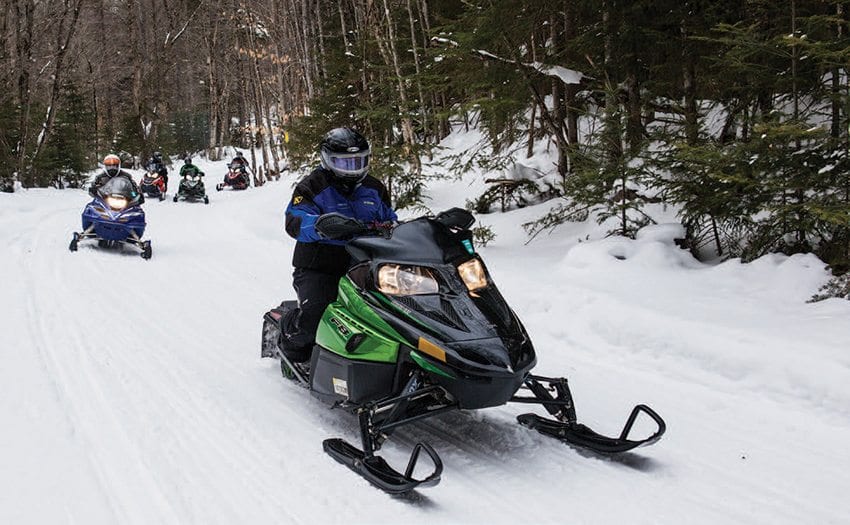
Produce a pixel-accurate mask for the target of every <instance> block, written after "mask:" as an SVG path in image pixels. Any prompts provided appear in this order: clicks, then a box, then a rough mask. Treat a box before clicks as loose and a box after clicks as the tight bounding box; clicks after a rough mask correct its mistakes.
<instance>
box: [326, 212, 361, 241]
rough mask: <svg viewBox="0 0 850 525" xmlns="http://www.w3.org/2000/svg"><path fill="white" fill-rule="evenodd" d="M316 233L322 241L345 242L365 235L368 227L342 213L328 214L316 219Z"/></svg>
mask: <svg viewBox="0 0 850 525" xmlns="http://www.w3.org/2000/svg"><path fill="white" fill-rule="evenodd" d="M315 229H316V233H318V234H319V237H321V238H322V239H332V240H345V239H350V238H352V237H354V236H356V235H358V234H362V233H364V232H365V231H366V230H367V228H366V226H365V225H364V224H363V223H362V222H360V221H358V220H357V219H353V218H351V217H346V216H345V215H343V214H341V213H336V212H334V213H326V214H324V215H321V216H319V218H318V219H316V225H315Z"/></svg>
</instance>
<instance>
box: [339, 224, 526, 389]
mask: <svg viewBox="0 0 850 525" xmlns="http://www.w3.org/2000/svg"><path fill="white" fill-rule="evenodd" d="M348 251H349V253H351V254H352V257H353V258H354V260H355V261H358V262H359V264H357V265H356V266H354V267H353V268H352V269H351V270H350V271H349V274H348V276H349V278H350V279H351V281H352V283H354V284H355V286H357V288H359V289H360V290H361V291H364V292H367V293H368V295H370V296H371V297H373V298H375V299H377V304H375V306H379V307H380V311H381V313H382V314H383V315H382V317H384V320H385V321H386V322H387V323H389V324H390V325H391V326H393V328H395V329H396V330H397V331H398V332H399V333H402V334H405V336H406V338H407V339H408V341H417V340H418V339H419V337H425V338H426V339H428V340H429V341H431V342H433V343H435V344H437V345H439V346H441V347H442V348H443V349H445V350H446V351H448V352H449V353H451V354H453V357H454V358H455V359H453V361H455V362H456V363H458V364H460V365H461V366H460V368H462V369H464V370H466V371H467V372H469V373H472V371H473V369H474V370H475V374H483V375H504V374H507V375H513V374H515V373H517V371H519V370H520V369H527V368H528V367H529V366H531V365H533V363H534V362H535V355H534V350H533V348H532V345H531V342H530V340H529V338H528V335H527V334H526V332H525V329H524V328H523V326H522V324H521V323H520V322H519V319H518V318H517V317H516V315H515V314H514V312H513V311H512V310H511V309H510V307H509V306H508V304H507V302H506V301H505V299H504V298H503V297H502V295H501V293H499V290H498V289H497V288H496V285H495V283H493V281H492V279H491V278H490V276H489V273H488V272H487V271H486V267H485V266H484V263H483V261H481V259H480V258H479V257H478V256H477V255H476V254H475V253H474V251H473V250H472V244H471V233H470V232H469V230H468V229H467V228H453V227H448V226H446V225H445V224H442V223H440V222H439V221H438V220H435V219H432V218H421V219H416V220H413V221H410V222H406V223H403V224H400V225H398V226H397V227H396V228H395V229H394V230H393V231H392V235H391V237H390V238H380V237H369V238H359V239H355V240H354V241H351V242H350V243H349V245H348ZM470 261H472V262H475V263H476V264H477V265H478V266H479V268H480V269H481V270H482V271H483V273H484V275H485V277H486V286H484V287H483V288H477V289H475V291H470V289H469V285H468V284H467V283H466V282H465V281H464V278H462V277H461V274H460V272H459V269H458V266H460V265H463V264H464V263H468V262H470ZM384 267H387V268H390V269H391V272H389V273H392V271H395V270H396V268H399V267H407V268H408V269H410V268H413V269H414V270H413V271H419V272H421V273H422V274H423V275H427V276H428V277H427V280H429V283H430V284H429V288H428V289H427V290H426V291H425V292H423V293H409V294H405V293H400V292H399V290H391V289H388V287H387V285H386V283H385V282H384V281H383V280H382V279H384V277H383V276H382V273H383V272H382V268H384ZM408 275H412V274H408ZM430 281H435V282H436V283H433V282H430Z"/></svg>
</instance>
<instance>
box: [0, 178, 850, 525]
mask: <svg viewBox="0 0 850 525" xmlns="http://www.w3.org/2000/svg"><path fill="white" fill-rule="evenodd" d="M222 166H223V165H222ZM220 171H221V173H223V171H224V168H223V167H221V168H220ZM209 174H210V176H209V177H208V179H209V180H208V181H207V184H208V185H209V186H210V189H212V186H213V185H214V183H215V182H216V180H217V179H218V178H219V177H220V174H219V173H217V172H211V173H209ZM291 182H292V178H289V179H285V180H282V181H280V182H276V183H270V184H269V185H267V186H265V187H263V188H252V189H249V190H247V191H245V192H238V193H237V192H221V193H216V192H214V191H212V192H211V193H210V198H211V204H210V205H208V206H205V205H203V204H192V203H183V202H181V203H172V202H171V201H170V199H169V200H166V201H165V202H149V203H147V204H146V205H145V211H146V213H147V219H148V230H147V232H146V235H145V236H146V237H147V238H148V239H150V240H151V241H152V243H153V258H152V259H151V260H150V261H144V260H142V259H141V258H140V257H139V256H138V255H137V253H136V252H135V251H131V250H129V249H127V250H126V251H124V252H120V251H110V250H99V249H97V248H96V247H94V246H92V245H81V246H80V250H79V251H78V252H77V253H71V252H69V251H68V249H67V245H68V242H69V241H70V236H71V232H72V231H74V230H78V229H79V221H80V212H81V210H82V208H83V206H84V205H85V203H86V202H87V201H88V198H87V195H86V194H85V193H84V192H82V191H77V190H66V191H55V190H33V191H27V192H22V193H18V194H14V195H0V246H3V256H2V257H0V272H2V273H0V275H3V276H4V278H3V285H2V288H3V292H2V295H0V350H2V358H3V366H2V367H0V385H2V387H0V388H2V396H0V421H2V432H0V523H44V522H71V523H140V524H141V523H352V522H353V523H457V522H463V523H516V522H518V521H531V522H542V523H556V522H557V523H615V522H616V523H621V522H628V523H682V522H687V523H718V522H719V523H801V522H804V523H841V522H846V520H847V516H848V515H847V513H846V509H845V505H844V504H843V501H844V491H845V489H846V487H848V486H850V469H848V468H847V466H848V465H850V452H848V450H847V447H846V446H844V444H845V443H846V442H847V441H848V439H850V411H848V409H847V407H848V406H850V386H848V385H850V357H848V356H847V352H846V349H847V348H850V328H848V324H850V323H847V319H848V315H850V308H848V307H847V306H846V305H844V304H839V303H838V302H835V301H831V302H828V303H822V304H819V305H805V304H804V303H803V300H804V299H805V297H806V294H805V293H804V291H805V290H803V288H806V290H808V289H809V288H811V287H812V286H814V285H815V283H814V282H815V281H817V280H818V279H822V275H821V274H820V273H818V272H821V270H819V269H816V268H814V269H807V266H806V265H807V264H810V263H811V261H810V260H800V259H793V258H792V259H787V260H786V259H783V260H781V261H780V260H777V261H774V262H773V263H770V262H768V263H762V264H763V266H765V267H763V268H762V270H763V274H765V275H772V276H779V277H781V276H782V272H783V271H785V270H783V269H784V268H790V270H788V271H789V272H790V273H789V279H788V280H789V283H786V284H787V286H785V285H784V284H783V281H782V279H780V278H779V277H777V282H776V283H775V287H776V290H770V289H766V287H761V286H760V285H761V284H764V282H765V281H764V280H759V279H757V278H756V277H755V276H753V277H750V276H749V274H748V273H747V272H749V271H750V269H749V268H743V267H741V265H738V267H735V266H734V264H735V263H727V265H721V266H719V267H715V268H708V267H705V268H700V267H699V265H695V266H693V267H682V268H675V267H674V268H672V269H669V268H667V269H665V270H663V271H662V270H657V269H653V267H652V264H651V263H652V261H654V259H652V258H651V257H649V259H650V260H649V262H647V260H646V259H647V257H646V256H644V259H643V260H642V259H641V258H640V257H638V256H637V255H640V253H638V254H636V256H635V257H633V258H631V257H630V258H629V259H628V260H626V261H622V260H619V259H616V258H610V259H611V260H610V261H609V260H607V259H604V258H603V259H599V260H595V259H593V257H589V256H587V254H586V253H585V252H582V250H581V249H578V248H577V249H574V250H571V251H569V252H568V251H567V248H568V247H570V246H572V244H574V243H573V242H571V240H570V239H572V237H571V236H570V235H571V234H567V233H565V234H563V235H561V236H560V237H558V239H559V241H558V242H552V243H535V244H532V245H530V246H529V247H525V246H523V245H522V243H521V242H509V240H510V239H512V237H511V235H512V234H511V231H512V230H511V228H512V227H511V226H510V225H509V224H508V223H509V221H514V222H516V218H517V216H513V217H511V216H510V214H509V215H507V216H501V217H496V216H488V217H487V219H485V222H489V223H491V224H495V226H496V229H497V231H498V232H500V235H502V236H501V237H499V238H497V242H496V243H494V245H492V246H491V247H488V248H484V249H483V250H482V253H483V254H484V257H485V260H486V261H487V263H488V266H489V267H490V269H491V272H492V273H493V275H494V277H495V278H496V280H497V284H499V286H500V288H501V290H502V292H503V294H504V295H505V296H506V297H507V298H508V300H509V302H510V303H511V304H512V306H513V307H514V309H515V310H516V311H517V313H518V314H519V315H520V317H521V318H522V319H523V320H524V322H525V324H526V327H527V328H528V330H529V332H530V334H531V336H532V339H533V340H534V342H535V345H536V348H537V350H538V354H539V360H540V364H539V366H538V368H537V370H536V371H537V372H539V373H541V374H544V375H566V376H568V377H570V379H571V384H572V385H573V391H574V395H575V397H576V402H577V406H578V411H579V417H580V419H582V420H583V421H584V422H586V423H588V424H590V425H592V426H596V427H597V428H598V429H599V430H601V431H605V432H609V433H616V432H618V431H619V426H620V425H622V423H623V422H624V419H625V417H626V415H627V414H628V411H629V410H630V409H631V407H632V406H633V405H634V404H635V403H638V402H645V403H648V404H650V405H652V406H653V407H654V408H656V409H657V410H658V411H659V413H661V414H662V416H664V417H665V419H666V420H667V422H668V425H669V431H668V434H667V436H665V438H664V439H663V440H662V441H661V442H659V443H658V444H657V445H655V446H653V447H650V448H646V449H638V450H637V451H636V452H634V453H631V454H626V455H624V456H623V457H621V458H619V459H608V458H600V457H595V456H588V455H586V454H582V453H580V452H578V451H576V450H574V449H571V448H569V447H566V446H563V445H561V444H560V443H556V442H553V441H551V440H549V439H548V438H545V437H543V436H540V435H538V434H535V433H532V432H530V431H528V430H526V429H524V428H522V427H520V426H519V425H517V424H516V423H515V420H514V417H515V416H516V415H517V414H519V413H522V412H524V411H528V410H529V408H530V407H527V406H506V407H499V408H494V409H490V410H486V411H479V412H464V413H455V414H450V415H447V416H445V417H442V418H439V419H434V420H431V421H426V422H422V423H420V424H416V425H413V426H411V427H409V428H406V429H403V430H402V431H399V432H398V433H397V434H396V435H395V436H394V438H393V439H392V440H391V441H390V442H388V443H387V445H385V447H384V450H383V451H382V454H383V455H384V456H385V457H387V458H388V460H390V462H391V463H394V464H396V465H399V466H401V465H402V464H403V462H404V461H406V455H407V453H408V452H409V450H410V447H411V446H412V445H413V444H415V443H416V441H419V440H423V439H424V440H427V441H429V442H430V443H431V444H432V445H433V446H434V447H435V448H436V449H437V451H438V452H439V453H440V455H441V457H442V458H443V461H444V463H445V466H446V467H445V471H444V476H443V481H442V483H441V484H440V485H439V486H437V487H436V488H433V489H426V490H422V491H420V492H418V493H416V494H415V495H413V496H411V497H408V498H395V497H390V496H387V495H385V494H383V493H381V492H380V491H378V490H376V489H374V488H372V487H371V486H369V485H368V484H367V483H366V482H365V481H363V480H362V479H360V478H358V477H356V476H355V475H354V474H352V473H350V472H349V471H348V470H347V469H345V468H344V467H342V466H340V465H338V464H337V463H335V462H334V461H333V460H332V459H330V457H328V456H327V455H325V454H324V453H323V452H322V449H321V441H322V440H323V439H324V438H326V437H335V436H340V437H344V438H346V439H348V440H350V441H352V442H355V443H356V442H357V431H356V426H357V425H356V421H355V420H354V419H353V418H352V417H349V416H347V415H346V414H345V413H343V412H340V411H334V410H329V409H328V408H327V407H325V406H324V405H322V404H321V403H320V402H318V401H317V400H315V399H312V398H311V397H310V396H309V395H308V393H307V392H306V391H304V390H302V389H300V388H298V387H296V386H295V385H294V384H291V383H288V382H286V381H284V380H282V378H281V377H280V374H279V370H278V366H277V363H276V362H274V361H272V360H261V359H260V358H259V343H260V327H261V315H262V313H263V312H264V311H265V310H266V309H267V308H268V307H269V306H272V305H274V304H276V303H277V302H279V301H280V300H282V299H284V298H288V297H290V296H291V295H292V292H291V278H290V273H291V270H290V258H291V253H292V248H293V242H292V241H291V240H290V239H289V238H288V237H286V236H285V234H284V232H283V225H282V223H283V217H282V214H283V209H284V207H285V205H286V202H287V200H288V198H289V196H290V194H291ZM522 213H528V210H525V211H523V212H522ZM501 232H504V234H502V233H501ZM503 239H504V240H503ZM500 241H501V242H500ZM596 246H597V247H596V248H595V250H596V251H595V252H594V253H595V254H596V255H597V256H598V255H599V254H603V255H604V254H605V251H606V250H607V248H606V247H605V245H604V244H600V245H596ZM579 248H582V247H579ZM621 248H622V247H621ZM586 249H593V247H592V246H591V247H590V248H586ZM618 249H620V248H618ZM622 249H626V250H628V246H626V247H625V248H622ZM583 253H584V256H583V255H582V254H583ZM582 257H584V258H582ZM634 261H637V262H634ZM641 261H643V262H641ZM538 267H539V268H542V269H545V271H541V270H539V269H538ZM647 275H649V276H651V277H653V278H647V277H646V276H647ZM800 275H803V276H812V277H811V279H812V283H810V284H807V286H798V287H796V288H795V286H794V285H793V283H791V282H790V281H792V280H794V279H796V278H797V277H799V276H800ZM655 277H658V279H654V278H655ZM810 291H813V290H810ZM694 297H699V298H700V299H699V300H695V299H694ZM824 378H825V379H824ZM541 413H542V412H541Z"/></svg>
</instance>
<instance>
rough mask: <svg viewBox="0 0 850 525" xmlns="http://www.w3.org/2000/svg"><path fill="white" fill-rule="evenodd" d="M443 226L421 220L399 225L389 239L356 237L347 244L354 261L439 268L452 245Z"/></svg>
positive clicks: (425, 218) (445, 259) (427, 220)
mask: <svg viewBox="0 0 850 525" xmlns="http://www.w3.org/2000/svg"><path fill="white" fill-rule="evenodd" d="M442 230H443V227H442V226H441V225H440V224H437V223H435V222H434V221H433V220H431V219H429V218H427V217H422V218H420V219H415V220H412V221H410V222H405V223H403V224H399V225H398V226H396V228H395V229H393V233H392V237H390V238H389V239H385V238H383V237H358V238H356V239H354V240H352V241H350V242H349V243H348V245H347V248H348V252H349V253H350V254H351V256H352V258H353V259H354V261H355V262H358V263H359V262H364V261H368V260H386V261H393V262H397V263H411V264H413V265H423V264H424V265H439V264H444V263H446V262H448V260H449V259H447V251H448V252H451V250H450V249H449V248H450V245H451V244H454V243H452V242H451V239H450V238H449V237H448V235H447V234H446V233H445V232H443V231H442Z"/></svg>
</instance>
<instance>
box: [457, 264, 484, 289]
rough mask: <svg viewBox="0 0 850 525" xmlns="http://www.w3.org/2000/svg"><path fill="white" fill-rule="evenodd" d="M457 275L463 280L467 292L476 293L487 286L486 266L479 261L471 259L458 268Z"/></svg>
mask: <svg viewBox="0 0 850 525" xmlns="http://www.w3.org/2000/svg"><path fill="white" fill-rule="evenodd" d="M457 273H459V274H460V278H461V279H463V284H465V285H466V288H467V290H469V291H470V292H475V291H477V290H480V289H482V288H484V287H486V286H487V274H485V273H484V265H483V264H481V261H479V260H478V259H470V260H468V261H466V262H465V263H463V264H461V265H460V266H458V267H457Z"/></svg>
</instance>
